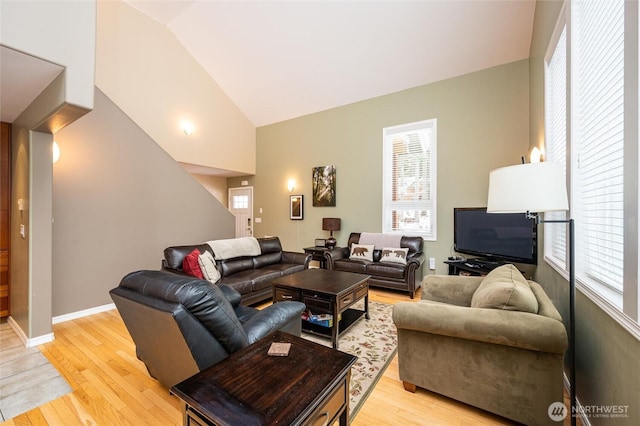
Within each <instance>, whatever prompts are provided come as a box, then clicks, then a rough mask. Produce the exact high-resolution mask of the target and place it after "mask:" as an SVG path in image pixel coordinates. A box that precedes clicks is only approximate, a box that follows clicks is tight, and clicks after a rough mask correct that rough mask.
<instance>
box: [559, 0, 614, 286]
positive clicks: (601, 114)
mask: <svg viewBox="0 0 640 426" xmlns="http://www.w3.org/2000/svg"><path fill="white" fill-rule="evenodd" d="M571 49H572V53H571V55H572V56H571V59H572V70H573V71H572V80H573V81H572V84H573V86H572V101H571V102H572V103H571V105H572V109H573V120H572V148H573V149H572V151H573V153H574V154H573V158H572V179H571V181H572V204H573V205H572V214H573V217H574V218H575V219H576V249H577V256H576V260H577V264H576V266H577V277H578V279H580V280H582V281H584V282H589V281H590V280H592V281H595V282H597V283H600V284H604V285H606V286H608V287H611V288H613V289H615V290H617V291H620V292H622V290H623V266H624V265H623V254H624V250H623V245H624V238H623V237H624V236H623V208H624V206H623V202H624V197H623V148H624V132H623V129H624V1H623V0H611V1H606V2H603V1H599V0H589V1H576V2H575V3H572V45H571Z"/></svg>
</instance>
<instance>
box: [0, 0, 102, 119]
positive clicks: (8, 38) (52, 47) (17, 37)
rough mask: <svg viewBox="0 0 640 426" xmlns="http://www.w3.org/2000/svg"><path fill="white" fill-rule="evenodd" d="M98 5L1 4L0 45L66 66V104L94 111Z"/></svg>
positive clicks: (89, 2) (86, 2) (88, 1)
mask: <svg viewBox="0 0 640 426" xmlns="http://www.w3.org/2000/svg"><path fill="white" fill-rule="evenodd" d="M95 34H96V3H95V1H94V0H83V1H33V0H30V1H16V0H8V1H6V0H2V2H1V3H0V43H2V44H3V45H5V46H7V47H11V48H13V49H15V50H19V51H21V52H23V53H28V54H29V55H33V56H36V57H38V58H41V59H45V60H47V61H49V62H53V63H56V64H59V65H62V66H64V67H65V68H66V69H65V75H66V77H65V78H66V80H65V88H64V90H65V101H66V102H67V103H69V104H72V105H75V106H78V107H81V108H85V109H91V108H93V86H94V75H95V56H96V55H95V52H96V37H95Z"/></svg>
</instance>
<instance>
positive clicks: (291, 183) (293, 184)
mask: <svg viewBox="0 0 640 426" xmlns="http://www.w3.org/2000/svg"><path fill="white" fill-rule="evenodd" d="M287 189H288V190H289V192H293V190H294V189H296V180H295V179H289V180H288V181H287Z"/></svg>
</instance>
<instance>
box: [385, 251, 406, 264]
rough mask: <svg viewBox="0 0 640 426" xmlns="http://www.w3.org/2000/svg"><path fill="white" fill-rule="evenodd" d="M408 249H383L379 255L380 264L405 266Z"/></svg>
mask: <svg viewBox="0 0 640 426" xmlns="http://www.w3.org/2000/svg"><path fill="white" fill-rule="evenodd" d="M407 253H409V249H408V248H400V247H395V248H394V247H384V248H383V249H382V252H381V255H380V262H390V263H400V264H401V265H406V264H407Z"/></svg>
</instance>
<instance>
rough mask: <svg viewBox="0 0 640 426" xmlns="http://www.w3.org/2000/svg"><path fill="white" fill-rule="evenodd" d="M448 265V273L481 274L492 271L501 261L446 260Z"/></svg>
mask: <svg viewBox="0 0 640 426" xmlns="http://www.w3.org/2000/svg"><path fill="white" fill-rule="evenodd" d="M444 263H446V264H447V265H449V275H470V276H483V275H487V274H488V273H489V272H491V271H493V270H494V269H495V268H497V267H498V266H501V265H504V263H503V262H494V261H491V260H486V259H466V260H446V261H445V262H444Z"/></svg>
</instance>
